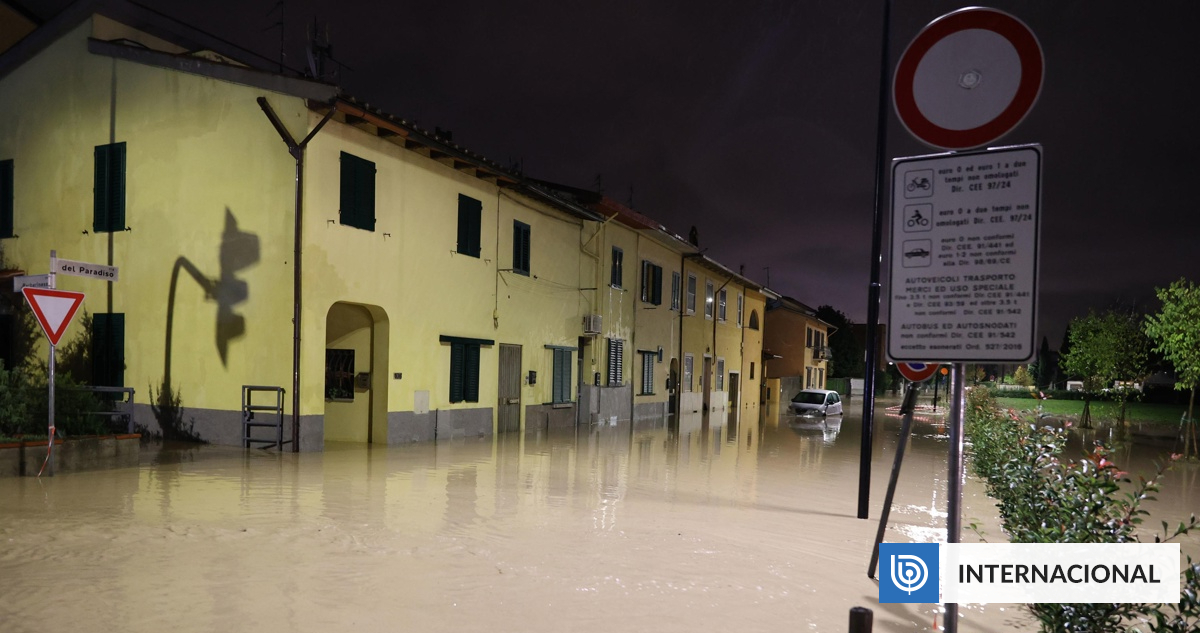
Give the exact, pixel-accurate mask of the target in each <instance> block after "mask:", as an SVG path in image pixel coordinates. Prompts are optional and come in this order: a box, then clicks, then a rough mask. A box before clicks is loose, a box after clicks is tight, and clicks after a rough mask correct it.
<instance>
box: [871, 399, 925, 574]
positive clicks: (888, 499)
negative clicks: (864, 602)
mask: <svg viewBox="0 0 1200 633" xmlns="http://www.w3.org/2000/svg"><path fill="white" fill-rule="evenodd" d="M918 385H920V383H916V382H914V383H909V385H908V391H906V392H905V393H904V403H903V404H902V405H900V415H901V416H903V417H902V418H901V421H900V441H899V442H898V443H897V444H896V461H895V463H893V464H892V476H891V478H890V479H888V488H887V494H886V495H885V496H884V498H883V512H880V513H879V530H877V531H876V532H875V547H874V549H872V550H871V563H870V564H869V565H868V566H867V578H874V577H875V567H876V566H877V565H878V564H879V544H880V543H882V542H883V533H884V532H885V531H886V530H887V522H888V515H889V514H891V511H892V499H893V498H894V497H895V496H896V482H897V481H898V480H899V479H900V465H901V464H902V463H903V462H904V447H905V446H907V445H908V438H909V437H910V436H911V435H912V422H913V411H914V410H915V409H916V407H917V389H919V387H918Z"/></svg>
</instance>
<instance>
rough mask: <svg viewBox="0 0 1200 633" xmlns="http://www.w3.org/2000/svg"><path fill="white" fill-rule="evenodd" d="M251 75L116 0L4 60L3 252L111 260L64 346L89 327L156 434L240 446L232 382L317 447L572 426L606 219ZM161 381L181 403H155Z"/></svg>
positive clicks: (342, 102)
mask: <svg viewBox="0 0 1200 633" xmlns="http://www.w3.org/2000/svg"><path fill="white" fill-rule="evenodd" d="M254 65H257V66H259V67H269V66H270V65H271V64H270V62H269V61H268V60H263V59H261V58H258V57H257V56H255V55H254V54H252V53H249V52H247V51H244V50H240V49H236V48H234V47H232V46H230V45H228V44H227V43H225V42H223V41H221V40H218V39H216V38H213V37H211V36H208V35H207V34H204V33H201V32H198V31H195V30H192V29H190V28H188V27H186V26H183V25H180V24H179V23H177V22H174V21H172V20H170V19H168V18H165V17H164V16H161V15H160V14H157V13H155V12H152V11H148V10H145V9H142V8H141V7H139V6H137V5H133V4H126V3H121V2H113V3H98V4H96V5H94V6H93V5H88V4H86V3H84V4H76V5H72V7H71V8H70V9H68V10H67V11H66V12H65V13H64V14H62V15H60V16H59V17H57V18H55V19H54V20H52V21H50V22H49V23H48V24H47V25H45V26H44V27H42V28H41V29H39V30H37V31H35V32H33V33H32V34H31V35H29V36H28V37H26V38H24V39H23V40H22V41H21V42H20V43H19V44H18V45H16V46H15V47H13V48H11V49H9V50H8V51H6V52H4V54H3V55H0V105H2V106H3V107H5V108H6V109H7V111H8V112H9V113H10V116H8V117H6V120H5V121H4V122H3V123H0V161H3V163H4V164H5V165H6V168H7V169H9V173H11V174H12V180H11V183H12V184H11V185H8V188H9V191H7V192H4V193H6V194H7V195H10V196H11V200H12V213H11V219H12V231H11V233H12V234H11V235H5V236H4V237H6V238H11V239H5V241H4V245H3V246H4V250H5V253H6V255H7V257H8V259H9V260H10V261H11V262H13V263H16V264H17V265H19V266H20V267H21V268H23V269H24V270H26V271H27V272H29V273H41V272H45V271H46V270H47V267H48V265H49V263H48V259H49V254H50V252H51V251H52V250H54V251H57V254H58V256H59V257H60V258H65V259H71V260H77V261H84V262H92V263H99V264H106V265H111V266H115V267H117V268H118V269H119V271H120V272H119V280H118V281H117V282H115V283H107V282H104V281H99V280H92V279H83V278H72V277H65V276H62V275H60V276H59V279H58V282H59V283H58V286H59V287H60V288H66V289H73V290H81V291H85V292H86V293H87V295H88V297H87V299H86V301H85V306H84V307H85V309H86V310H87V311H88V312H89V313H90V314H91V315H92V323H93V326H92V331H91V332H90V333H82V332H81V331H80V328H79V327H78V325H73V326H72V330H69V331H68V333H67V335H66V340H70V339H72V338H73V337H75V336H80V335H81V334H90V335H91V337H92V340H93V341H92V349H93V358H92V360H93V363H94V365H95V370H94V375H93V382H94V383H95V384H100V385H127V386H131V387H134V388H135V389H136V390H137V395H136V398H135V400H136V403H137V404H136V406H135V418H136V420H137V423H138V424H139V425H140V426H143V427H145V428H146V429H147V430H148V431H150V432H164V433H167V434H182V435H184V436H191V437H197V438H201V439H205V440H208V441H212V442H218V443H227V444H240V443H242V441H243V427H242V386H243V385H265V386H274V387H279V388H283V389H285V390H286V391H287V397H286V406H285V409H286V411H285V413H286V414H287V416H289V424H288V426H289V428H288V432H287V433H285V435H286V436H287V437H291V428H290V416H291V414H292V412H293V411H298V412H299V413H300V415H299V425H300V434H299V436H300V445H301V446H302V447H303V448H304V449H306V450H309V449H319V448H321V447H322V446H323V444H324V442H325V441H326V440H346V441H355V442H392V443H394V442H399V441H411V440H420V439H431V438H433V437H435V436H436V437H452V436H456V435H480V434H490V433H493V432H496V431H498V430H499V431H504V430H516V429H521V428H523V426H524V424H525V423H526V422H531V424H532V425H534V426H537V425H541V426H545V425H548V424H550V423H552V422H553V421H555V420H557V421H560V422H562V421H563V420H565V422H563V423H568V424H573V423H574V418H575V415H574V411H573V402H574V397H575V393H577V386H576V380H577V378H578V375H579V373H578V371H577V368H576V361H577V359H578V351H577V350H578V347H579V339H580V336H581V334H582V321H581V315H582V314H584V313H585V311H586V308H587V306H586V301H584V300H583V299H582V298H581V293H580V288H581V280H583V282H584V283H588V284H590V283H591V280H592V279H594V277H595V266H596V265H595V263H594V261H593V260H592V259H591V258H589V257H587V256H586V255H585V254H584V253H583V252H582V251H581V249H580V244H581V243H582V242H583V240H584V239H585V235H586V233H585V230H584V225H585V223H587V222H588V221H591V220H598V219H599V218H598V216H596V215H595V214H594V213H592V212H590V211H588V210H587V209H584V208H582V207H578V206H574V205H571V204H569V203H567V202H564V201H562V200H559V199H556V198H554V197H552V196H550V195H549V194H548V193H546V192H545V191H542V190H539V189H538V187H537V186H536V185H535V184H532V183H529V182H527V181H526V180H525V179H524V178H523V177H522V176H521V175H519V174H515V173H512V172H510V171H508V170H505V169H503V168H501V167H499V166H498V165H496V164H495V163H492V162H490V161H487V160H486V159H483V158H481V157H479V156H477V155H475V154H472V153H470V152H468V151H466V150H464V149H462V148H459V147H458V146H456V145H454V144H453V143H451V142H449V141H448V140H446V139H441V138H438V137H437V136H436V135H434V134H432V133H429V132H426V131H423V130H420V129H418V128H416V127H415V126H413V125H411V124H409V123H407V122H405V121H403V120H399V119H396V118H394V117H391V116H388V115H386V114H383V113H380V112H377V111H374V110H371V109H369V108H367V107H366V106H364V105H361V104H359V103H357V102H355V101H354V100H353V99H351V98H349V97H346V96H343V95H340V94H339V93H338V91H337V90H336V88H334V87H333V86H329V85H326V84H323V83H320V82H315V81H309V80H305V79H301V78H296V77H289V76H284V75H280V74H276V73H268V72H263V71H260V70H255V69H253V68H252V66H254ZM302 143H303V146H302V147H301V145H302ZM298 216H299V217H301V218H302V221H301V222H299V223H298V222H296V218H297V217H298ZM591 224H592V225H595V224H596V222H591ZM297 239H299V241H297ZM297 253H300V254H302V258H301V259H299V260H297V258H296V257H295V255H296V254H297ZM297 263H299V265H300V266H299V268H300V271H301V273H298V272H297V268H298V267H297V266H296V265H295V264H297ZM297 279H299V280H300V283H299V284H297V283H296V281H297ZM297 290H298V292H297ZM294 316H297V317H299V323H300V327H299V330H298V332H294V331H293V323H294V320H293V317H294ZM296 334H298V337H297V336H295V335H296ZM294 352H295V353H297V354H298V359H299V362H298V364H294V362H293V358H294V357H293V353H294ZM297 376H298V381H299V386H300V388H299V390H296V389H295V388H294V387H293V383H294V381H295V380H296V379H297ZM165 389H169V390H170V392H171V393H173V394H174V395H175V396H177V397H178V398H179V399H180V401H181V404H182V409H181V410H178V411H176V410H173V409H171V408H169V407H168V409H167V410H166V411H163V410H161V408H157V409H156V408H154V407H151V406H150V405H151V403H154V402H155V401H156V395H157V394H158V393H160V392H161V391H163V390H165ZM297 404H298V407H296V406H295V405H297ZM267 417H268V416H266V415H259V416H258V419H259V420H262V419H264V418H267Z"/></svg>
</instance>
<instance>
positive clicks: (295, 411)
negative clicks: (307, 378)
mask: <svg viewBox="0 0 1200 633" xmlns="http://www.w3.org/2000/svg"><path fill="white" fill-rule="evenodd" d="M258 107H260V108H262V111H263V113H264V114H266V115H267V119H269V120H270V121H271V125H273V126H275V131H276V132H278V133H279V136H280V138H282V139H283V142H284V144H286V145H287V148H288V153H289V154H291V155H292V158H295V159H296V232H295V238H294V239H295V244H294V249H295V252H294V253H293V254H292V258H293V261H294V264H293V266H292V270H293V279H292V452H293V453H299V452H300V305H301V303H300V300H301V285H300V281H301V279H302V277H301V266H300V256H301V250H302V249H301V245H302V244H303V242H302V238H303V236H304V224H303V220H304V150H305V149H306V148H307V147H308V142H309V141H311V140H312V138H313V137H314V136H316V135H317V132H320V131H321V128H323V127H325V124H326V123H328V122H329V119H330V117H332V116H333V113H334V112H336V111H337V101H336V100H334V101H333V102H332V103H330V108H329V112H326V113H325V117H324V118H322V119H321V122H320V123H317V126H316V127H314V128H313V129H312V131H311V132H309V133H308V136H306V137H304V140H303V141H300V142H299V143H297V142H296V140H295V139H294V138H293V137H292V134H291V133H290V132H288V130H287V128H285V127H284V126H283V122H282V121H280V120H279V117H278V116H277V115H276V114H275V110H274V109H272V108H271V104H270V103H267V99H266V97H259V98H258Z"/></svg>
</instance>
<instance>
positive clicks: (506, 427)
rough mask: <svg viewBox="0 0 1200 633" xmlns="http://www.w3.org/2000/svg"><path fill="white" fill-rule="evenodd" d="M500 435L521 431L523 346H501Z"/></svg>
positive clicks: (498, 413)
mask: <svg viewBox="0 0 1200 633" xmlns="http://www.w3.org/2000/svg"><path fill="white" fill-rule="evenodd" d="M499 377H500V384H499V388H498V389H497V390H496V392H497V393H498V394H499V402H498V403H497V404H496V411H497V419H498V421H499V428H498V432H499V433H505V432H508V431H520V430H521V346H520V345H506V344H504V343H501V344H500V373H499Z"/></svg>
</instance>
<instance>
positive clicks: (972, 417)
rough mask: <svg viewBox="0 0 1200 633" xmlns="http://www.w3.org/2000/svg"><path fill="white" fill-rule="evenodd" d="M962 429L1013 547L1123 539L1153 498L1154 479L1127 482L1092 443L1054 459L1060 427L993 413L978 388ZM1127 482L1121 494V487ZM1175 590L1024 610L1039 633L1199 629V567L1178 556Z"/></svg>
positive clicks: (1134, 532)
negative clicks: (1150, 598) (1157, 599)
mask: <svg viewBox="0 0 1200 633" xmlns="http://www.w3.org/2000/svg"><path fill="white" fill-rule="evenodd" d="M966 424H967V434H968V436H969V437H970V438H971V457H972V462H971V466H972V469H973V470H974V471H975V473H976V474H977V475H979V476H980V477H982V478H983V479H984V481H985V482H986V485H987V490H988V494H989V495H990V496H991V497H992V498H993V499H995V500H996V501H997V506H998V509H999V514H1000V518H1001V521H1002V524H1003V526H1004V530H1005V532H1006V533H1007V534H1008V536H1009V540H1011V541H1012V542H1014V543H1125V542H1137V541H1139V540H1140V539H1141V538H1142V536H1143V535H1142V534H1140V533H1139V532H1138V528H1139V526H1140V525H1141V524H1142V522H1143V520H1144V519H1145V517H1146V516H1147V515H1148V512H1147V511H1146V510H1144V509H1142V507H1141V504H1142V502H1143V501H1146V500H1152V499H1154V494H1155V493H1156V492H1157V491H1158V489H1159V479H1160V478H1161V476H1162V473H1163V472H1164V471H1165V470H1166V468H1167V466H1168V465H1169V464H1164V465H1163V466H1162V467H1161V468H1160V469H1159V472H1158V474H1157V475H1155V476H1154V477H1153V478H1151V479H1149V480H1147V479H1145V478H1139V481H1138V482H1137V483H1136V484H1133V482H1132V481H1131V480H1130V479H1128V478H1127V477H1126V473H1123V472H1120V471H1119V470H1117V468H1116V466H1114V465H1113V464H1112V462H1110V461H1109V460H1108V455H1109V452H1108V449H1107V448H1106V447H1105V446H1104V445H1103V444H1099V443H1097V444H1096V445H1095V447H1094V448H1093V449H1092V452H1091V453H1090V454H1088V455H1085V456H1083V457H1081V458H1080V459H1076V460H1072V459H1064V458H1063V452H1064V450H1065V449H1066V445H1067V433H1068V431H1066V430H1063V429H1054V428H1049V427H1046V428H1038V427H1036V426H1035V425H1032V424H1029V423H1027V422H1025V421H1023V420H1021V419H1020V418H1019V417H1018V416H1017V415H1016V414H1015V413H1014V412H1012V411H1002V410H1001V409H1000V408H999V407H998V406H997V404H996V401H995V399H994V398H993V397H992V395H991V394H990V393H989V392H988V390H985V389H972V390H970V391H969V392H968V395H967V411H966ZM1123 483H1124V484H1133V485H1132V490H1131V491H1130V492H1122V489H1121V484H1123ZM1197 527H1200V523H1198V522H1197V519H1196V517H1195V515H1192V517H1191V519H1190V520H1189V521H1187V522H1183V523H1180V524H1179V526H1178V527H1176V528H1175V529H1174V530H1170V529H1169V528H1168V526H1167V524H1166V523H1165V522H1164V523H1163V533H1162V534H1161V535H1156V536H1155V537H1154V540H1155V542H1159V541H1160V540H1171V539H1174V538H1176V537H1178V536H1181V535H1183V534H1187V533H1188V532H1189V531H1190V530H1192V529H1196V528H1197ZM1182 588H1183V590H1182V594H1181V595H1180V602H1179V604H1178V605H1172V604H1166V605H1162V604H1105V603H1084V604H1034V605H1029V609H1030V611H1031V612H1032V614H1033V615H1034V617H1036V618H1037V620H1038V621H1039V622H1040V623H1041V626H1042V630H1043V631H1047V632H1050V631H1053V632H1058V631H1089V632H1092V633H1104V632H1108V631H1112V632H1116V631H1196V630H1197V627H1200V603H1198V602H1197V594H1198V592H1200V564H1194V563H1193V562H1192V560H1191V558H1190V557H1189V558H1188V564H1187V567H1186V568H1185V570H1184V572H1183V580H1182Z"/></svg>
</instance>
